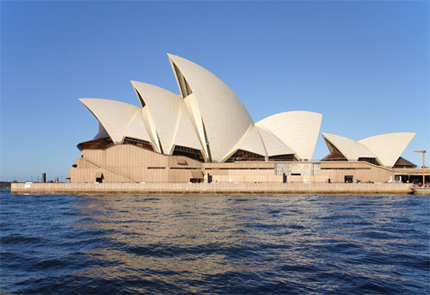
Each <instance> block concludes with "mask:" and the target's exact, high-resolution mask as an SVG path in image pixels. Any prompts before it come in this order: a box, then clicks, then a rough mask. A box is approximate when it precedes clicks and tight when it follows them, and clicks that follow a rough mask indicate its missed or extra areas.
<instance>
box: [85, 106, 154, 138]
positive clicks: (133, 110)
mask: <svg viewBox="0 0 430 295" xmlns="http://www.w3.org/2000/svg"><path fill="white" fill-rule="evenodd" d="M79 100H80V101H81V102H82V103H83V104H84V105H85V106H86V107H87V108H88V109H89V110H90V112H91V113H92V114H93V115H94V116H95V117H96V119H97V120H98V121H99V122H100V124H102V125H103V127H104V129H105V130H106V132H107V133H108V134H109V136H110V137H111V139H112V141H113V142H114V143H115V144H121V143H122V141H123V139H124V137H125V135H126V134H130V136H131V137H135V138H137V139H142V140H146V141H149V142H151V140H150V137H149V134H148V132H147V131H146V128H142V126H143V127H144V124H143V116H142V112H141V108H139V107H137V106H134V105H131V104H128V103H124V102H119V101H114V100H109V99H100V98H81V99H79ZM136 125H138V126H139V127H136ZM128 130H130V131H129V132H127V131H128Z"/></svg>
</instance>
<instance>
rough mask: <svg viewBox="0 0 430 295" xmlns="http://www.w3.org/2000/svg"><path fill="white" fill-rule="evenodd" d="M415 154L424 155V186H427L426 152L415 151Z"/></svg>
mask: <svg viewBox="0 0 430 295" xmlns="http://www.w3.org/2000/svg"><path fill="white" fill-rule="evenodd" d="M414 152H415V153H422V154H423V186H425V185H426V181H425V180H426V170H425V169H426V151H414Z"/></svg>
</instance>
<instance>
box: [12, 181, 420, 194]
mask: <svg viewBox="0 0 430 295" xmlns="http://www.w3.org/2000/svg"><path fill="white" fill-rule="evenodd" d="M411 187H412V184H403V183H374V184H373V183H288V184H283V183H12V186H11V192H12V193H13V194H25V193H28V194H148V193H149V194H150V193H164V194H187V193H193V194H410V193H412V189H411Z"/></svg>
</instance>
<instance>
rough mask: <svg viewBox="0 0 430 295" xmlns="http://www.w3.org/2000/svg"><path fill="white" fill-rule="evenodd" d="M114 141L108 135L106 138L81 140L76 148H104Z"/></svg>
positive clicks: (111, 144)
mask: <svg viewBox="0 0 430 295" xmlns="http://www.w3.org/2000/svg"><path fill="white" fill-rule="evenodd" d="M113 145H114V143H113V141H112V139H111V138H110V137H107V138H98V139H93V140H89V141H85V142H81V143H79V144H78V149H79V150H80V151H82V150H104V149H106V148H108V147H110V146H113Z"/></svg>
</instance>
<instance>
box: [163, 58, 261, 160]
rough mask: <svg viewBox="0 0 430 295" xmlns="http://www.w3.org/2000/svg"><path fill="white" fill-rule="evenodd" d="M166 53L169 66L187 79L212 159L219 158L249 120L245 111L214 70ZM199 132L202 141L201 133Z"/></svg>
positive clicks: (233, 145)
mask: <svg viewBox="0 0 430 295" xmlns="http://www.w3.org/2000/svg"><path fill="white" fill-rule="evenodd" d="M168 57H169V60H170V62H171V63H172V67H173V65H176V67H177V68H178V69H179V71H180V72H181V73H182V75H183V76H184V77H185V79H186V80H187V82H188V84H189V86H190V88H191V91H192V95H193V96H194V97H195V99H196V101H197V104H198V105H197V106H195V107H198V110H199V112H200V114H201V118H202V120H203V124H204V127H205V130H206V135H207V141H208V142H209V146H210V152H211V155H212V161H214V162H221V161H222V160H223V159H224V158H225V157H227V156H228V154H229V153H230V152H231V150H232V149H233V148H234V147H235V146H236V145H237V143H238V142H239V141H240V139H241V138H242V136H243V134H244V133H245V132H246V131H247V130H248V128H249V127H250V126H251V125H252V124H253V122H252V119H251V117H250V116H249V114H248V111H247V110H246V109H245V107H244V106H243V104H242V102H241V101H240V100H239V99H238V98H237V97H236V95H235V94H234V93H233V91H232V90H231V89H230V88H229V87H228V86H227V85H225V84H224V82H222V81H221V80H220V79H219V78H218V77H216V76H215V75H214V74H212V73H211V72H209V71H208V70H206V69H204V68H202V67H201V66H199V65H197V64H195V63H193V62H191V61H189V60H187V59H184V58H182V57H179V56H175V55H172V54H169V55H168ZM175 75H176V73H175ZM177 79H178V77H177ZM178 84H179V82H178ZM185 100H187V97H185ZM192 119H193V120H194V124H195V125H198V124H201V122H198V120H199V118H195V117H194V116H193V115H192ZM199 136H200V140H201V142H203V143H205V141H206V140H204V139H202V138H201V137H202V135H201V133H199Z"/></svg>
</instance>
